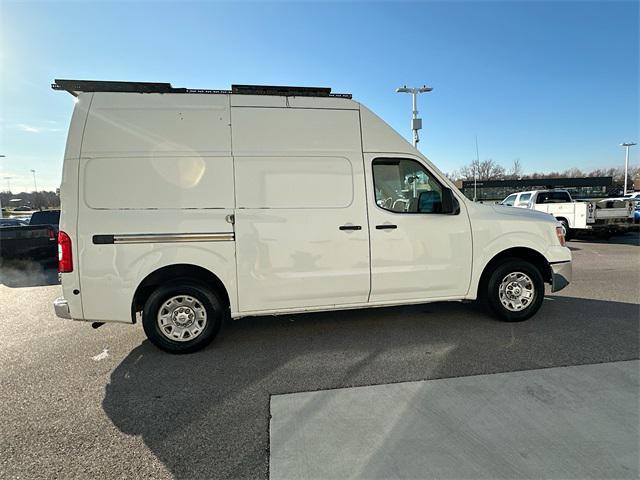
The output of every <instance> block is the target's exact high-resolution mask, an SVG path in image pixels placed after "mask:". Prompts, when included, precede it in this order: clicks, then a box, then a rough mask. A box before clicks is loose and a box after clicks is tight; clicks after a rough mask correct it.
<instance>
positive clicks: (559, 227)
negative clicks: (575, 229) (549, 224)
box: [556, 225, 566, 247]
mask: <svg viewBox="0 0 640 480" xmlns="http://www.w3.org/2000/svg"><path fill="white" fill-rule="evenodd" d="M565 234H566V232H565V231H564V226H562V225H556V236H557V237H558V241H559V242H560V245H562V246H563V247H564V246H565V243H566V242H565V240H564V236H565Z"/></svg>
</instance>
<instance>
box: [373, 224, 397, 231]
mask: <svg viewBox="0 0 640 480" xmlns="http://www.w3.org/2000/svg"><path fill="white" fill-rule="evenodd" d="M394 228H398V226H397V225H391V224H389V223H385V224H384V225H376V230H393V229H394Z"/></svg>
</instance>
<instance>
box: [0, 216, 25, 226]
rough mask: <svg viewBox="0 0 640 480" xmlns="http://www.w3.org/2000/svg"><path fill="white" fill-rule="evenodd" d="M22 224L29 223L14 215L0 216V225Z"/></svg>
mask: <svg viewBox="0 0 640 480" xmlns="http://www.w3.org/2000/svg"><path fill="white" fill-rule="evenodd" d="M24 225H29V222H28V220H24V219H22V218H16V217H12V218H0V227H22V226H24Z"/></svg>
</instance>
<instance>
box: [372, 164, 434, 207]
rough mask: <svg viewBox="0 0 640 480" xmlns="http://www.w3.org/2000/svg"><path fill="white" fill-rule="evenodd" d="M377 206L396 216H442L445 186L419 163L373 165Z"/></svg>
mask: <svg viewBox="0 0 640 480" xmlns="http://www.w3.org/2000/svg"><path fill="white" fill-rule="evenodd" d="M372 165H373V183H374V187H375V193H376V204H377V205H378V206H379V207H380V208H383V209H385V210H389V211H391V212H395V213H441V212H442V186H441V185H440V183H439V182H438V181H437V180H436V179H435V178H433V176H432V175H431V173H429V172H428V171H427V170H426V169H425V168H424V167H423V166H422V165H421V164H420V163H418V162H417V161H415V160H409V159H404V158H402V159H400V158H377V159H375V160H374V161H373V164H372Z"/></svg>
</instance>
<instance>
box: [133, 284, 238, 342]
mask: <svg viewBox="0 0 640 480" xmlns="http://www.w3.org/2000/svg"><path fill="white" fill-rule="evenodd" d="M223 305H224V304H223V303H222V302H221V301H220V299H219V298H218V296H217V295H216V294H215V292H213V291H211V290H210V289H209V288H207V287H205V286H203V285H201V284H199V283H192V282H177V283H172V284H171V285H163V286H160V287H158V288H157V289H156V290H155V291H154V292H153V293H152V294H151V295H150V296H149V298H148V299H147V301H146V303H145V305H144V309H143V312H142V326H143V328H144V332H145V333H146V335H147V338H149V340H150V341H151V343H153V344H154V345H155V346H156V347H158V348H160V349H162V350H164V351H166V352H170V353H192V352H195V351H197V350H200V349H202V348H204V347H206V346H207V345H208V344H209V343H211V341H212V340H213V339H214V338H215V337H216V335H217V334H218V332H219V331H220V326H221V325H222V321H223V319H224V315H225V311H226V309H225V308H224V306H223Z"/></svg>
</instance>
